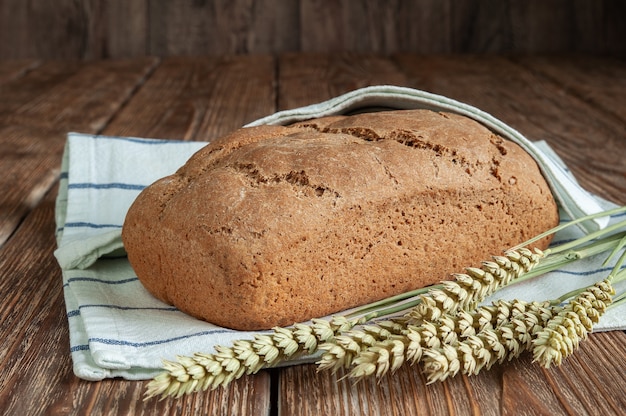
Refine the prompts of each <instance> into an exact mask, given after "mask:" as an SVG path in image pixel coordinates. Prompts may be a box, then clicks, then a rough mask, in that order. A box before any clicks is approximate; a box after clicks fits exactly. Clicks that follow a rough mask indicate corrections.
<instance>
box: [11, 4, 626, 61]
mask: <svg viewBox="0 0 626 416" xmlns="http://www.w3.org/2000/svg"><path fill="white" fill-rule="evenodd" d="M625 13H626V4H625V3H624V2H623V1H620V0H595V1H586V0H576V1H570V0H526V1H522V2H520V1H515V0H466V1H461V2H459V1H454V0H419V1H404V0H359V1H353V0H339V1H328V0H278V1H275V0H235V1H228V0H193V1H190V0H171V1H165V0H137V1H131V2H129V1H125V0H56V1H55V2H53V3H52V2H45V1H34V2H32V1H31V2H28V1H23V0H4V1H2V2H0V60H1V59H17V58H36V59H49V58H57V59H58V58H61V59H68V58H74V59H84V58H87V59H101V58H125V57H137V56H145V55H157V56H162V57H165V56H178V55H218V54H241V53H255V54H257V53H270V54H279V53H285V52H360V53H379V54H390V53H397V52H411V53H420V54H424V53H523V52H530V53H540V52H544V53H557V52H558V53H562V52H585V53H591V54H603V55H615V56H620V57H624V56H626V44H625V43H624V42H623V39H625V38H626V27H625V26H624V25H623V24H622V20H623V16H624V14H625Z"/></svg>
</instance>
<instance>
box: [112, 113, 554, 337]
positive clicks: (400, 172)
mask: <svg viewBox="0 0 626 416" xmlns="http://www.w3.org/2000/svg"><path fill="white" fill-rule="evenodd" d="M557 223H558V210H557V207H556V203H555V201H554V199H553V196H552V193H551V191H550V189H549V187H548V185H547V184H546V182H545V180H544V178H543V176H542V174H541V172H540V170H539V168H538V166H537V164H536V163H535V161H534V160H533V159H532V158H531V157H530V156H529V155H528V154H527V153H525V152H524V151H523V150H522V149H521V148H520V147H519V146H518V145H516V144H514V143H512V142H510V141H507V140H504V139H503V138H501V137H499V136H498V135H496V134H494V133H493V132H492V131H490V130H488V129H487V128H485V127H484V126H482V125H481V124H479V123H477V122H475V121H473V120H471V119H469V118H466V117H463V116H459V115H455V114H449V113H439V112H433V111H429V110H404V111H384V112H376V113H367V114H360V115H353V116H333V117H327V118H321V119H314V120H310V121H307V122H301V123H297V124H294V125H291V126H261V127H251V128H243V129H240V130H237V131H235V132H233V133H232V134H229V135H227V136H225V137H222V138H220V139H218V140H215V141H214V142H212V143H211V144H209V145H207V146H206V147H205V148H203V149H201V150H200V151H198V152H197V153H196V154H195V155H194V156H192V157H191V158H190V159H189V161H188V162H187V163H186V164H185V165H184V166H183V167H181V168H180V169H179V170H178V171H177V172H176V173H175V174H174V175H171V176H168V177H166V178H163V179H161V180H159V181H157V182H156V183H154V184H153V185H151V186H149V187H148V188H146V189H145V190H144V191H143V192H142V193H141V194H140V195H139V197H138V198H137V200H136V201H135V202H134V204H133V205H132V207H131V208H130V210H129V212H128V215H127V217H126V221H125V224H124V227H123V234H122V236H123V241H124V245H125V247H126V251H127V253H128V258H129V261H130V263H131V265H132V266H133V268H134V270H135V271H136V273H137V276H138V277H139V279H140V280H141V282H142V283H143V285H144V286H145V287H146V288H147V290H148V291H150V292H151V293H152V294H153V295H154V296H156V297H157V298H159V299H161V300H163V301H165V302H167V303H170V304H172V305H175V306H176V307H177V308H179V309H180V310H182V311H184V312H186V313H188V314H190V315H193V316H195V317H198V318H201V319H204V320H206V321H209V322H212V323H215V324H217V325H220V326H224V327H229V328H234V329H242V330H251V329H266V328H270V327H273V326H285V325H290V324H293V323H295V322H301V321H306V320H309V319H311V318H314V317H321V316H325V315H329V314H333V313H337V312H339V311H342V310H345V309H347V308H351V307H355V306H358V305H363V304H366V303H370V302H373V301H376V300H379V299H382V298H385V297H388V296H391V295H395V294H398V293H401V292H405V291H408V290H412V289H416V288H419V287H423V286H425V285H430V284H433V283H436V282H439V281H441V280H444V279H447V278H449V277H450V274H451V273H454V272H464V270H465V268H466V267H469V266H479V265H480V262H481V261H482V260H489V259H491V256H492V255H499V254H502V252H503V250H505V249H507V248H509V247H511V246H513V245H515V244H518V243H520V242H522V241H525V240H526V239H529V238H530V237H533V236H535V235H536V234H538V233H540V232H542V231H545V230H546V229H549V228H551V227H553V226H555V225H556V224H557ZM548 242H549V238H546V239H543V240H541V241H539V242H538V243H537V244H536V246H537V247H540V248H545V247H546V245H547V244H548Z"/></svg>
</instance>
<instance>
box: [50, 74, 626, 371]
mask: <svg viewBox="0 0 626 416" xmlns="http://www.w3.org/2000/svg"><path fill="white" fill-rule="evenodd" d="M370 106H371V107H381V106H383V107H389V108H416V107H426V108H431V109H435V110H446V111H455V112H458V113H460V114H464V115H467V116H470V117H472V118H475V119H477V120H478V121H480V122H482V123H484V124H486V125H487V126H488V127H490V128H492V129H494V130H495V131H497V132H498V133H499V134H501V135H502V136H504V137H506V138H509V139H511V140H514V141H516V142H518V143H520V144H521V145H522V146H523V147H524V148H525V149H526V150H527V151H528V152H529V153H530V154H531V155H533V156H534V157H535V159H536V160H537V162H538V163H539V165H540V166H541V168H542V170H543V172H544V174H545V175H546V177H547V178H548V179H549V181H550V184H551V186H552V190H553V192H554V194H555V196H556V197H557V199H558V201H559V203H560V206H561V208H562V211H563V212H562V220H563V221H567V219H568V218H573V217H578V216H580V215H584V214H588V213H593V212H598V211H600V210H603V209H608V208H612V207H614V206H615V205H614V204H611V203H609V202H607V201H604V200H602V199H600V198H596V197H594V196H592V195H590V194H588V193H587V192H586V191H585V190H583V189H582V188H580V186H579V185H578V184H577V183H576V181H575V179H574V178H573V177H572V175H571V174H570V173H569V171H568V170H567V167H566V166H565V165H564V164H563V162H562V161H561V160H560V159H559V158H558V157H557V156H556V154H554V152H552V150H551V149H550V148H549V146H547V144H546V143H531V142H530V141H528V140H527V139H526V138H524V137H523V136H522V135H521V134H520V133H518V132H516V131H515V130H513V129H511V128H510V127H508V126H506V125H505V124H504V123H502V122H500V121H498V120H496V119H495V118H493V117H492V116H489V115H488V114H486V113H484V112H481V111H480V110H477V109H475V108H473V107H470V106H467V105H465V104H462V103H458V102H456V101H453V100H450V99H447V98H445V97H440V96H434V95H432V94H428V93H424V92H421V91H417V90H410V89H406V88H398V87H386V86H385V87H370V88H366V89H363V90H358V91H355V92H353V93H349V94H346V95H344V96H341V97H337V98H335V99H333V100H330V101H327V102H324V103H320V104H317V105H315V106H309V107H304V108H301V109H296V110H290V111H287V112H280V113H276V114H274V115H272V116H270V117H267V118H264V119H261V120H259V121H257V122H254V123H251V124H250V125H258V124H286V123H288V122H292V121H295V120H301V119H305V118H310V117H317V116H322V115H329V114H339V113H345V112H348V111H354V110H357V109H359V108H363V107H370ZM204 145H206V143H201V142H183V141H171V140H153V139H141V138H130V137H105V136H94V135H84V134H79V133H70V134H69V135H68V138H67V144H66V148H65V153H64V157H63V164H62V174H61V183H60V188H59V195H58V198H57V205H56V222H57V242H58V248H57V250H56V251H55V256H56V258H57V260H58V262H59V265H60V266H61V269H62V272H63V288H64V295H65V302H66V308H67V318H68V322H69V328H70V347H71V354H72V359H73V364H74V372H75V374H76V375H77V376H78V377H81V378H84V379H88V380H100V379H103V378H109V377H124V378H127V379H146V378H150V377H153V376H154V375H155V374H156V373H157V372H158V371H160V367H161V360H162V359H163V358H167V359H173V358H174V357H175V356H176V355H191V354H193V353H194V352H197V351H208V352H211V351H213V348H214V346H215V345H221V344H224V345H229V344H230V343H232V341H234V340H236V339H244V338H251V337H252V336H253V335H254V334H255V333H256V332H254V331H234V330H230V329H226V328H221V327H217V326H215V325H212V324H210V323H207V322H203V321H200V320H197V319H195V318H192V317H190V316H188V315H186V314H184V313H182V312H180V311H179V310H177V309H176V308H174V307H172V306H170V305H167V304H164V303H162V302H160V301H159V300H157V299H155V298H154V297H152V296H151V295H150V294H149V293H148V292H147V291H146V290H145V289H144V288H143V286H142V285H141V283H140V282H139V280H138V279H137V276H136V275H135V273H134V272H133V270H132V268H131V266H130V264H129V263H128V260H127V259H126V257H125V253H124V250H123V245H122V242H121V228H122V224H123V222H124V218H125V215H126V212H127V210H128V208H129V206H130V204H131V203H132V201H133V200H134V199H135V198H136V196H137V195H138V194H139V192H141V190H142V189H143V188H145V187H146V186H148V185H149V184H151V183H152V182H154V181H155V180H157V179H159V178H161V177H163V176H166V175H169V174H171V173H173V172H175V171H176V169H177V168H178V167H180V166H181V165H182V164H184V163H185V161H186V160H187V159H188V158H189V157H190V156H191V155H192V154H193V153H195V152H196V151H197V150H199V149H200V148H201V147H203V146H204ZM619 219H623V216H621V217H620V216H616V217H614V218H610V219H609V218H604V219H602V220H600V221H598V222H596V223H595V225H594V226H592V227H593V228H599V227H603V226H605V225H606V224H607V222H609V221H610V222H615V221H617V220H619ZM583 231H584V230H582V229H579V228H576V227H570V228H568V229H567V230H565V231H563V232H560V233H558V234H557V235H556V237H555V243H556V244H558V243H559V242H562V241H566V240H569V239H572V238H575V237H577V236H580V235H582V234H583ZM602 260H603V259H601V258H591V259H586V260H584V261H580V262H576V263H574V264H572V265H570V266H567V267H565V268H563V269H561V270H559V271H556V272H552V273H550V274H549V275H546V276H542V277H541V278H540V279H533V280H531V281H528V282H524V283H521V284H518V285H513V286H511V287H509V288H505V289H503V290H502V291H500V292H498V294H497V296H498V297H502V298H505V299H513V298H518V299H526V300H530V299H535V300H546V299H553V298H555V297H558V296H560V295H561V294H563V293H565V292H567V291H569V290H571V289H574V288H577V287H582V286H585V285H588V284H592V283H593V282H595V281H597V280H600V279H601V278H603V277H604V276H605V275H606V274H607V273H608V271H609V270H610V265H608V266H602V265H601V262H602ZM623 289H624V288H622V290H623ZM625 306H626V305H625ZM625 312H626V308H625V307H624V306H621V307H617V308H612V309H611V310H609V311H608V312H607V314H606V315H605V316H604V317H603V318H602V320H601V322H600V324H599V325H598V326H597V330H613V329H625V328H626V313H625ZM304 360H305V361H306V358H305V359H304ZM296 362H301V360H299V361H295V362H292V363H296Z"/></svg>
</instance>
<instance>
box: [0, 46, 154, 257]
mask: <svg viewBox="0 0 626 416" xmlns="http://www.w3.org/2000/svg"><path fill="white" fill-rule="evenodd" d="M154 63H155V61H154V60H153V59H145V58H144V59H140V60H136V61H109V62H106V63H101V64H95V63H91V64H84V65H81V64H78V63H62V62H54V63H50V64H44V65H42V66H41V67H39V68H37V69H35V70H33V71H31V72H29V73H28V74H26V75H25V76H22V77H20V78H18V79H16V80H14V81H12V82H9V83H6V84H4V85H3V86H0V95H1V96H2V100H0V147H2V149H3V151H2V153H1V154H0V163H1V164H2V166H3V172H4V175H2V177H0V206H2V207H3V209H2V210H1V211H0V246H1V245H2V244H3V243H4V242H5V241H6V240H7V239H8V238H9V237H10V235H11V234H12V233H13V232H14V230H15V229H16V227H18V225H19V223H20V222H21V221H22V219H23V218H24V217H25V216H26V215H27V213H28V212H29V210H31V209H32V208H33V207H34V206H35V205H37V203H38V201H39V200H40V198H41V197H42V196H43V195H44V194H45V192H46V191H47V190H48V189H49V188H50V186H51V185H52V183H54V181H55V180H56V179H57V178H58V174H59V172H60V165H61V155H62V152H63V148H64V145H65V138H66V134H67V133H68V132H69V131H80V132H85V133H96V132H98V131H99V130H100V129H101V128H102V126H103V125H104V124H105V123H107V121H108V120H109V119H110V118H111V117H112V116H113V114H115V112H116V111H117V110H118V109H119V108H120V107H121V106H122V105H123V104H124V103H125V101H126V100H127V99H128V97H129V96H130V95H131V94H132V92H133V90H134V89H135V88H136V87H137V85H139V84H140V83H141V82H142V81H143V79H144V78H145V77H146V75H147V73H148V72H149V70H150V69H151V68H152V67H153V65H154Z"/></svg>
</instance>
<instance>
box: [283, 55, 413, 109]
mask: <svg viewBox="0 0 626 416" xmlns="http://www.w3.org/2000/svg"><path fill="white" fill-rule="evenodd" d="M278 67H279V72H278V77H279V83H278V109H279V110H285V109H289V108H296V107H300V106H304V105H309V104H314V103H317V102H320V101H324V100H327V99H329V98H332V97H336V96H337V95H340V94H344V93H346V92H348V91H352V90H354V89H357V88H362V87H366V86H369V85H379V84H389V85H408V84H409V80H408V79H407V77H406V76H405V75H404V74H403V73H402V72H401V71H400V70H399V69H398V67H397V66H396V65H394V63H393V62H390V61H389V60H388V59H385V58H383V57H381V56H378V55H371V54H354V53H334V54H320V53H310V54H284V55H281V56H280V60H279V64H278Z"/></svg>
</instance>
